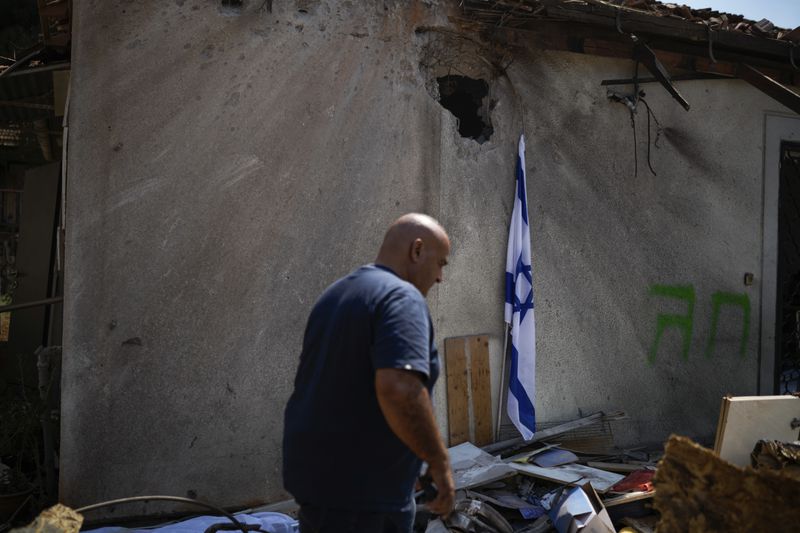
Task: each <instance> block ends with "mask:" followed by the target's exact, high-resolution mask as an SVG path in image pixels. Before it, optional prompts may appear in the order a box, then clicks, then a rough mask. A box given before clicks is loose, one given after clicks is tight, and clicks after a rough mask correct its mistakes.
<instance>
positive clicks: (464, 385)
mask: <svg viewBox="0 0 800 533" xmlns="http://www.w3.org/2000/svg"><path fill="white" fill-rule="evenodd" d="M464 345H465V342H464V338H463V337H456V338H450V339H445V341H444V358H445V369H446V375H447V432H448V437H449V442H450V445H451V446H454V445H456V444H461V443H462V442H466V441H467V440H469V397H468V394H469V390H468V382H467V354H466V352H465V349H464Z"/></svg>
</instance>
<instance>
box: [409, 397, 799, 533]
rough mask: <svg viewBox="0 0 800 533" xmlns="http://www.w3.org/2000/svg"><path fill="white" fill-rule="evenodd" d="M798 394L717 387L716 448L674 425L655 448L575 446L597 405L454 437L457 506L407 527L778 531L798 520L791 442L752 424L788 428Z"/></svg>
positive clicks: (782, 431)
mask: <svg viewBox="0 0 800 533" xmlns="http://www.w3.org/2000/svg"><path fill="white" fill-rule="evenodd" d="M797 402H800V398H795V397H792V396H754V397H725V398H723V399H722V408H721V412H720V420H719V424H718V428H717V443H716V449H717V452H716V453H715V452H714V451H712V450H709V449H706V448H703V447H701V446H699V445H697V444H695V443H694V442H692V441H691V440H689V439H688V438H685V437H677V436H672V437H671V438H670V439H669V441H668V442H667V444H666V448H665V450H664V452H663V453H662V452H661V451H660V450H646V449H632V450H631V449H628V450H624V449H618V448H615V447H613V445H612V446H611V447H609V446H599V445H598V442H599V439H598V438H597V437H596V436H594V437H592V438H591V439H589V440H588V442H589V444H590V445H589V446H588V447H586V446H582V444H585V443H582V442H581V441H580V439H577V438H575V432H578V431H583V432H586V431H587V427H591V426H592V425H593V424H594V425H598V424H603V423H604V420H605V419H606V418H609V417H607V415H604V414H602V413H596V414H595V415H591V416H589V417H583V418H580V419H577V420H573V421H570V422H566V423H563V424H558V425H556V426H553V427H551V428H549V429H543V430H541V431H539V432H537V434H536V435H535V436H534V438H533V439H531V440H530V441H522V442H520V440H519V439H509V440H506V441H501V442H500V443H496V444H492V445H488V446H484V448H483V449H482V450H481V449H480V448H478V447H476V446H474V445H472V444H470V443H469V442H466V443H463V444H460V445H458V446H455V447H452V448H450V454H451V465H452V467H453V473H454V479H455V483H456V489H457V490H456V501H457V513H456V514H455V515H454V517H453V518H452V519H449V520H444V521H442V520H430V521H429V522H426V524H427V529H418V530H417V531H427V532H432V533H433V532H447V531H473V532H500V531H503V532H505V531H517V532H528V533H544V532H552V531H557V532H558V533H576V532H578V531H580V532H584V533H608V532H616V531H620V532H625V533H638V532H642V533H651V532H653V531H656V529H657V530H658V531H659V532H662V533H670V532H678V531H680V532H685V531H689V532H700V531H703V532H714V531H720V532H722V531H768V530H777V531H785V530H787V526H788V525H790V524H796V523H798V522H800V508H798V507H797V505H796V503H797V495H798V494H800V442H782V441H780V440H774V438H773V439H772V440H768V439H758V438H757V437H755V435H759V434H765V433H766V434H772V435H776V436H777V438H787V439H789V440H790V441H794V440H796V438H797V436H798V434H797V432H798V429H800V420H798V418H800V417H795V418H792V416H790V415H791V414H792V413H795V410H796V406H797V405H798V403H797ZM795 414H797V413H795ZM621 417H624V413H614V414H613V415H611V416H610V418H612V419H618V418H621ZM612 441H613V436H612ZM564 442H569V443H570V447H571V448H572V449H567V447H566V446H564V445H563V443H564ZM723 444H725V445H724V446H723ZM734 445H735V446H734ZM592 447H594V448H601V447H603V448H605V449H603V450H597V449H595V450H592V449H591V448H592ZM744 448H747V449H748V450H752V451H751V452H750V453H749V454H748V459H749V460H750V461H751V463H752V466H749V465H745V467H744V468H743V467H740V466H737V465H736V464H732V463H731V462H729V461H728V460H726V459H725V458H724V455H725V454H728V456H729V457H731V458H732V459H734V460H739V455H740V454H739V452H738V450H739V449H744ZM720 450H722V452H723V454H722V455H723V457H720V453H719V451H720ZM490 451H491V452H492V453H497V454H499V455H492V453H489V452H490ZM598 451H601V453H598ZM732 451H733V452H735V453H732ZM514 452H517V453H514ZM512 454H513V455H512ZM503 455H506V457H505V458H503V457H502V456H503ZM490 509H491V511H490ZM509 528H511V529H509Z"/></svg>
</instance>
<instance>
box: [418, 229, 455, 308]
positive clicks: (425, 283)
mask: <svg viewBox="0 0 800 533" xmlns="http://www.w3.org/2000/svg"><path fill="white" fill-rule="evenodd" d="M411 254H412V258H413V259H412V265H411V268H410V269H409V280H408V281H410V282H411V284H412V285H414V286H415V287H416V288H417V289H419V292H421V293H422V294H423V296H427V295H428V291H429V290H430V288H431V287H433V284H434V283H441V282H442V280H443V279H444V278H443V270H444V267H445V266H446V265H447V257H448V256H449V255H450V240H449V239H448V238H447V235H436V236H431V237H429V238H427V239H424V240H422V239H417V240H416V241H415V242H414V244H413V247H412V251H411Z"/></svg>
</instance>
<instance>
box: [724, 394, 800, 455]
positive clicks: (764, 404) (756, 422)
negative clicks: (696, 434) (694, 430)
mask: <svg viewBox="0 0 800 533" xmlns="http://www.w3.org/2000/svg"><path fill="white" fill-rule="evenodd" d="M722 401H723V409H724V404H725V403H726V402H727V404H728V405H727V416H725V417H724V420H722V421H720V423H721V427H720V428H719V430H718V431H717V433H718V442H717V443H715V444H714V450H715V451H716V452H717V453H718V455H719V456H720V458H722V459H724V460H726V461H728V462H730V463H732V464H735V465H738V466H741V467H745V466H749V465H750V453H751V452H752V451H753V448H754V447H755V445H756V442H758V441H759V440H760V439H771V440H778V441H781V442H793V441H795V440H798V439H799V438H800V430H798V429H797V428H792V421H793V420H794V419H795V418H800V398H798V397H795V396H788V395H786V396H738V397H732V398H731V397H726V398H723V400H722Z"/></svg>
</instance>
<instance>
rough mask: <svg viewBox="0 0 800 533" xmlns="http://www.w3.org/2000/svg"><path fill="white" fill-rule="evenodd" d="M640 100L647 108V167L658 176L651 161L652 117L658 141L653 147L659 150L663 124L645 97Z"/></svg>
mask: <svg viewBox="0 0 800 533" xmlns="http://www.w3.org/2000/svg"><path fill="white" fill-rule="evenodd" d="M639 100H640V101H641V102H642V103H643V104H644V105H645V107H646V108H647V166H648V167H650V172H652V173H653V176H658V174H656V171H655V170H653V164H652V162H651V161H650V117H653V121H654V122H655V123H656V140H655V142H654V143H653V146H655V147H656V148H658V140H659V139H660V138H661V123H660V122H659V121H658V118H656V115H655V113H653V110H652V109H650V104H648V103H647V100H645V99H644V97H643V96H641V97H640V98H639Z"/></svg>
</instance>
